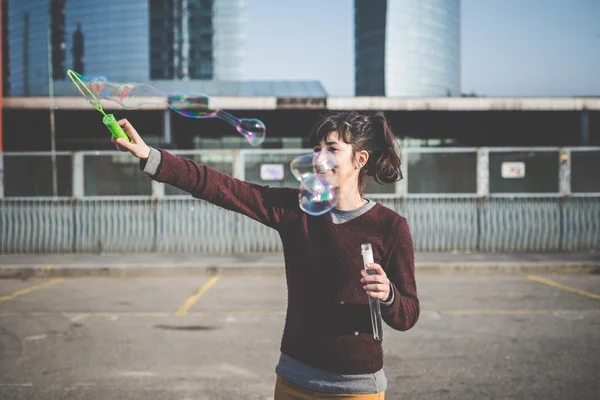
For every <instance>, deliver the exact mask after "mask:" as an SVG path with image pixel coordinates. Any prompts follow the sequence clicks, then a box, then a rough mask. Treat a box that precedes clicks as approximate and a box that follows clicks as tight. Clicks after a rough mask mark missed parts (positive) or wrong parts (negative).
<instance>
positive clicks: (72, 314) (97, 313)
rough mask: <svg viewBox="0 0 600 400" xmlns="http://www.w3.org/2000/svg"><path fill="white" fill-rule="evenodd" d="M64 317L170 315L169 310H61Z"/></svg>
mask: <svg viewBox="0 0 600 400" xmlns="http://www.w3.org/2000/svg"><path fill="white" fill-rule="evenodd" d="M59 314H60V315H62V316H64V317H76V316H82V317H168V316H170V315H172V314H171V313H170V312H166V311H165V312H160V311H159V312H144V311H126V312H107V311H92V312H61V313H59Z"/></svg>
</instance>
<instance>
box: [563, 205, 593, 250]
mask: <svg viewBox="0 0 600 400" xmlns="http://www.w3.org/2000/svg"><path fill="white" fill-rule="evenodd" d="M563 224H564V230H563V240H562V250H565V251H586V250H600V198H597V197H596V198H594V197H578V198H569V199H565V200H564V204H563Z"/></svg>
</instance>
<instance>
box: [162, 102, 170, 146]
mask: <svg viewBox="0 0 600 400" xmlns="http://www.w3.org/2000/svg"><path fill="white" fill-rule="evenodd" d="M171 142H172V137H171V110H170V109H168V108H167V109H166V110H165V111H164V112H163V143H166V144H171Z"/></svg>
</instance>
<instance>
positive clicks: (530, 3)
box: [244, 0, 600, 97]
mask: <svg viewBox="0 0 600 400" xmlns="http://www.w3.org/2000/svg"><path fill="white" fill-rule="evenodd" d="M373 1H380V0H373ZM353 4H354V1H353V0H246V22H245V23H246V28H245V29H246V38H245V41H246V46H245V50H246V52H245V75H244V78H245V79H248V80H319V81H321V83H322V84H323V86H324V87H325V90H326V91H327V92H328V93H329V95H331V96H352V95H354V35H353V31H354V27H353V24H354V9H353ZM461 92H462V93H467V94H471V93H476V94H478V95H481V96H488V97H506V96H521V97H530V96H531V97H540V96H552V97H554V96H558V97H565V96H567V97H568V96H589V95H593V96H600V0H461Z"/></svg>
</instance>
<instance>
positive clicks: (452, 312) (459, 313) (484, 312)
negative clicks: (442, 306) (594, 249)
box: [438, 309, 600, 316]
mask: <svg viewBox="0 0 600 400" xmlns="http://www.w3.org/2000/svg"><path fill="white" fill-rule="evenodd" d="M588 312H600V309H588V310H446V311H439V312H438V314H440V315H451V316H466V315H547V314H579V313H588Z"/></svg>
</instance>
